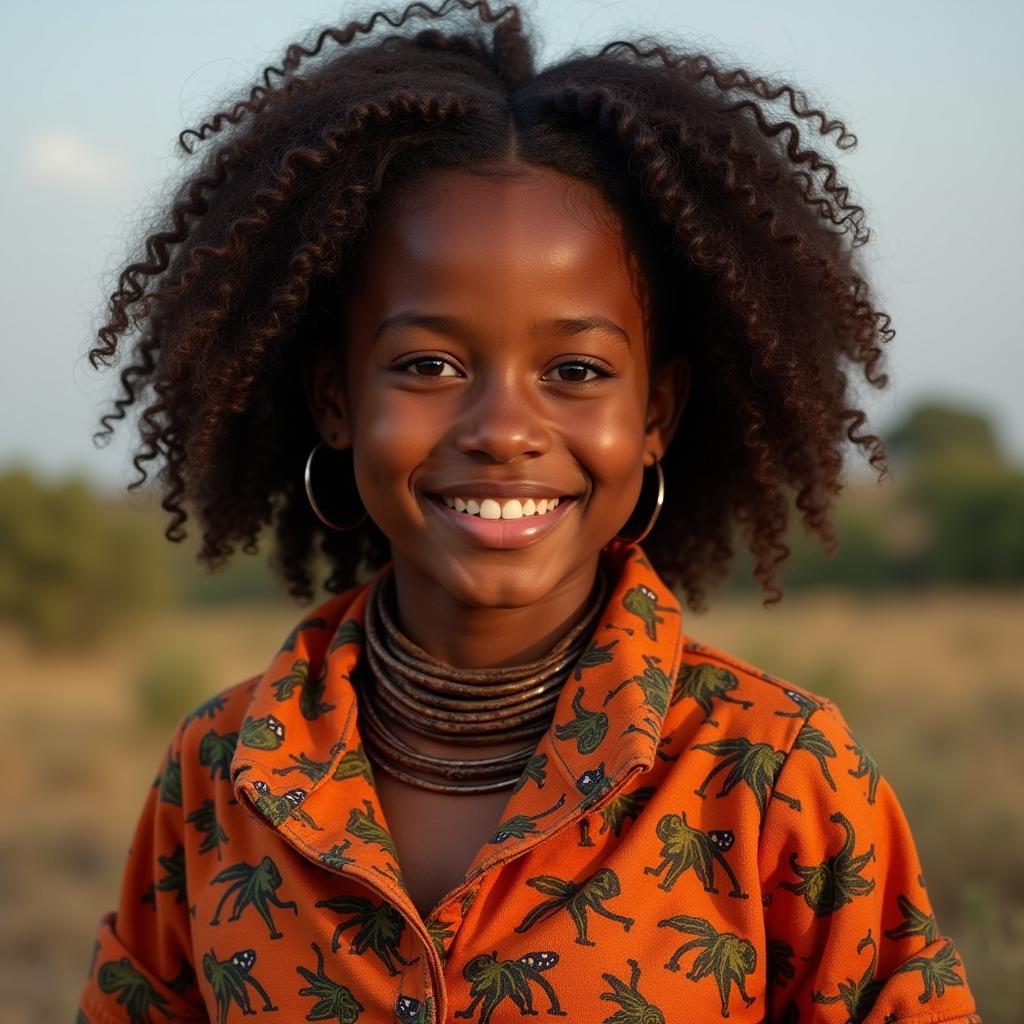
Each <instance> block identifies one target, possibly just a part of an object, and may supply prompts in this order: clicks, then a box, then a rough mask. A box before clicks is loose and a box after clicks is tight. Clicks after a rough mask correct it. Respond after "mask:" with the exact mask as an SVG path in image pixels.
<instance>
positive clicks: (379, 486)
mask: <svg viewBox="0 0 1024 1024" xmlns="http://www.w3.org/2000/svg"><path fill="white" fill-rule="evenodd" d="M429 404H430V403H424V401H423V399H422V397H421V396H416V395H411V394H408V393H404V394H403V393H402V392H399V391H395V390H391V391H388V390H378V391H376V392H373V391H368V392H367V393H366V396H365V400H364V401H363V402H362V403H361V408H360V410H359V412H358V413H357V415H356V430H355V467H356V469H355V471H356V478H357V480H358V481H359V488H360V492H361V493H362V495H363V501H364V503H365V504H366V507H367V509H368V510H369V511H370V513H371V515H373V517H374V518H375V519H377V512H378V511H380V512H381V514H386V511H387V509H388V508H389V507H394V503H395V502H396V501H401V500H403V496H404V497H405V498H408V499H409V500H413V499H412V495H411V492H410V482H411V477H412V476H413V474H414V471H415V470H416V468H417V467H418V466H420V465H421V464H422V463H423V462H425V461H426V459H427V457H428V455H429V454H430V452H431V450H432V449H433V447H434V446H435V444H436V443H437V438H436V437H435V432H434V418H433V417H431V416H429V415H425V412H426V411H429V410H425V406H428V405H429ZM437 404H440V403H437Z"/></svg>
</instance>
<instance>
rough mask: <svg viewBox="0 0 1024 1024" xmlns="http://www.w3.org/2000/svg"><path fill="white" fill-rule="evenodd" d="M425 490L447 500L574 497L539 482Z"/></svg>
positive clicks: (465, 484)
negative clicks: (478, 496) (476, 496)
mask: <svg viewBox="0 0 1024 1024" xmlns="http://www.w3.org/2000/svg"><path fill="white" fill-rule="evenodd" d="M425 490H426V492H427V493H428V494H439V495H441V496H442V497H446V498H466V497H473V496H474V495H481V496H483V497H496V498H562V497H572V495H571V494H567V493H566V492H565V491H564V490H562V489H561V488H559V487H556V486H554V485H553V484H545V483H541V482H540V481H538V480H463V481H461V482H460V483H457V484H444V485H442V486H439V487H431V488H426V489H425Z"/></svg>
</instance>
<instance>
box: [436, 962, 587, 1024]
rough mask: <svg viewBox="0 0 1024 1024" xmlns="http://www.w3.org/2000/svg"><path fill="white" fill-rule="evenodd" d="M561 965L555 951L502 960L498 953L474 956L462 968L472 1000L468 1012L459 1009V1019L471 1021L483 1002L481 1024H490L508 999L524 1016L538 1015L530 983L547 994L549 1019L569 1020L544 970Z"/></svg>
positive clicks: (479, 1023)
mask: <svg viewBox="0 0 1024 1024" xmlns="http://www.w3.org/2000/svg"><path fill="white" fill-rule="evenodd" d="M557 963H558V954H557V953H555V952H553V951H544V952H536V953H526V954H525V955H523V956H521V957H519V958H518V959H516V960H499V959H498V951H497V950H494V952H492V953H481V954H479V955H478V956H475V957H473V959H472V960H470V961H469V963H468V964H466V966H465V967H464V968H463V971H462V976H463V977H464V978H465V979H466V981H468V982H471V987H470V995H471V996H472V997H473V998H472V1001H471V1002H470V1004H469V1006H468V1007H466V1009H465V1010H456V1011H455V1016H456V1017H464V1018H467V1019H468V1018H470V1017H472V1016H473V1015H474V1013H475V1012H476V1008H477V1006H478V1005H479V1004H480V1002H481V1001H483V1004H484V1005H483V1010H482V1011H481V1013H480V1020H479V1022H478V1024H490V1019H491V1014H492V1013H494V1011H495V1010H496V1009H497V1007H498V1006H500V1005H501V1003H502V1002H503V1001H504V1000H505V999H511V1000H512V1002H513V1003H515V1005H516V1006H517V1007H518V1008H519V1012H520V1013H521V1014H523V1015H524V1016H525V1015H527V1014H529V1015H530V1016H535V1015H536V1014H537V1013H538V1011H537V1010H535V1009H534V1008H533V996H532V993H531V990H530V983H531V982H534V983H536V984H537V985H539V986H540V987H541V988H542V989H543V990H544V992H545V993H546V995H547V997H548V1000H549V1003H550V1006H549V1007H548V1009H547V1010H546V1011H545V1012H546V1013H547V1014H548V1015H549V1016H553V1017H566V1016H568V1014H567V1013H566V1012H565V1010H563V1009H562V1008H561V1006H559V1004H558V997H557V996H556V995H555V990H554V989H553V988H552V987H551V983H550V982H549V981H548V980H547V978H545V977H543V976H542V974H541V972H542V971H549V970H551V968H552V967H554V966H555V964H557Z"/></svg>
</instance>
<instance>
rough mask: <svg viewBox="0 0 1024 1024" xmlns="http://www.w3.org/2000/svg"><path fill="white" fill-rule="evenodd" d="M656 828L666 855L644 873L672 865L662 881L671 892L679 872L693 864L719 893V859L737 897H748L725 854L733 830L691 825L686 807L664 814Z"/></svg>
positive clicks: (708, 886) (709, 888)
mask: <svg viewBox="0 0 1024 1024" xmlns="http://www.w3.org/2000/svg"><path fill="white" fill-rule="evenodd" d="M654 831H655V832H656V833H657V836H658V838H659V839H660V840H661V841H662V843H663V844H664V845H663V846H662V847H661V850H660V851H659V853H660V854H661V857H662V859H661V861H660V862H659V863H658V864H657V866H656V867H650V866H647V865H645V866H644V874H648V875H660V874H661V873H662V871H663V870H664V869H665V868H666V867H667V868H669V870H668V873H667V874H666V875H665V878H664V879H663V880H662V881H661V882H659V883H658V887H659V888H660V889H664V890H665V891H666V892H670V891H671V890H672V887H673V886H674V885H675V884H676V882H677V881H678V879H679V876H680V875H681V874H683V872H684V871H688V870H689V869H690V868H693V870H694V872H695V874H696V875H697V877H698V878H699V879H700V882H701V884H702V885H703V886H704V891H705V892H711V893H717V892H718V889H717V888H716V887H715V885H714V878H715V875H714V871H715V862H716V861H717V862H718V864H719V865H720V866H721V868H722V870H723V871H724V872H725V873H726V874H727V875H728V876H729V880H730V881H731V882H732V888H731V889H730V890H729V895H730V896H733V897H735V898H737V899H747V898H748V895H749V894H748V893H745V892H741V891H740V887H739V882H738V881H737V879H736V875H735V874H734V873H733V870H732V868H731V867H729V863H728V861H727V860H726V859H725V857H724V856H723V852H724V851H725V850H728V849H729V848H730V847H731V846H732V845H733V841H734V836H733V833H732V832H724V831H720V830H717V829H716V830H714V831H712V832H710V833H707V834H705V833H704V832H701V830H700V829H698V828H692V827H691V826H689V825H687V823H686V811H683V812H682V813H680V814H666V815H663V816H662V817H661V818H660V819H659V821H658V824H657V825H656V826H655V829H654Z"/></svg>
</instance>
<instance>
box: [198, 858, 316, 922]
mask: <svg viewBox="0 0 1024 1024" xmlns="http://www.w3.org/2000/svg"><path fill="white" fill-rule="evenodd" d="M223 882H230V883H231V884H230V885H229V886H228V888H227V889H226V890H225V892H224V895H223V896H221V898H220V902H219V903H218V904H217V909H216V910H215V911H214V912H213V920H212V921H210V924H212V925H217V924H220V912H221V910H222V909H223V907H224V903H225V901H226V900H227V898H228V897H229V896H230V895H231V894H232V893H234V894H235V903H234V906H233V907H232V908H231V916H230V917H229V918H228V920H229V921H237V920H238V919H239V917H241V915H242V912H243V911H244V910H245V908H246V907H255V908H256V912H257V913H258V914H259V915H260V917H262V918H263V920H264V922H266V925H267V927H268V928H269V929H270V937H271V938H272V939H279V938H281V936H282V934H283V933H282V932H279V931H278V930H277V928H276V927H275V925H274V919H273V917H271V914H270V907H269V906H268V904H270V903H273V904H274V906H275V907H278V908H280V909H281V910H291V911H292V912H293V913H295V914H298V912H299V908H298V905H297V904H296V903H293V902H292V901H291V900H281V899H279V898H278V895H277V890H278V889H279V888H280V887H281V872H280V871H279V870H278V868H277V865H276V864H275V863H274V862H273V861H272V860H271V859H270V858H269V857H264V858H263V860H261V861H260V862H259V864H247V863H246V862H245V861H241V862H239V863H238V864H232V865H231V867H229V868H225V869H224V870H223V871H221V872H220V873H219V874H217V875H214V877H213V879H212V884H220V883H223Z"/></svg>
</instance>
